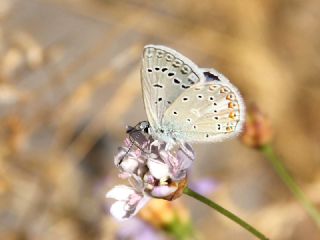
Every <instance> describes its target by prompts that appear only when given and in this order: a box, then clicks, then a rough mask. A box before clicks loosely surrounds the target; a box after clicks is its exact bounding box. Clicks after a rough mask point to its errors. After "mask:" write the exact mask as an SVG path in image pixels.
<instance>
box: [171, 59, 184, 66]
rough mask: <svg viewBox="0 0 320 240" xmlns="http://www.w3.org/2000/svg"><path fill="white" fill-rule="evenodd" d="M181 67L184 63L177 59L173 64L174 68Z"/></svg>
mask: <svg viewBox="0 0 320 240" xmlns="http://www.w3.org/2000/svg"><path fill="white" fill-rule="evenodd" d="M181 65H182V61H180V60H179V59H176V60H175V61H174V62H173V64H172V66H174V67H180V66H181Z"/></svg>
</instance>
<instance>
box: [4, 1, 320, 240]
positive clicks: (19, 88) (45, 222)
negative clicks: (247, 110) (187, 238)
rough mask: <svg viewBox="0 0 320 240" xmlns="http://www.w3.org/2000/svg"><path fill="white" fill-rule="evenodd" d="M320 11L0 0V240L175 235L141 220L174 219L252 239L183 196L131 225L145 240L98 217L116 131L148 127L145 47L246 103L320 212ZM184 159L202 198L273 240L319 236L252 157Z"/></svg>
mask: <svg viewBox="0 0 320 240" xmlns="http://www.w3.org/2000/svg"><path fill="white" fill-rule="evenodd" d="M319 9H320V2H319V1H317V0H310V1H303V0H290V1H289V0H281V1H278V0H270V1H262V0H261V1H255V0H246V1H243V0H234V1H223V0H219V1H210V0H202V1H196V0H189V1H184V0H176V1H169V0H163V1H140V0H128V1H122V0H0V124H1V125H0V141H1V142H0V239H5V240H7V239H8V240H11V239H12V240H18V239H19V240H20V239H28V240H29V239H30V240H34V239H42V240H46V239H48V240H49V239H63V240H69V239H70V240H72V239H77V240H82V239H92V240H93V239H107V240H108V239H173V238H172V237H170V235H168V234H166V233H165V231H163V230H161V228H162V227H159V226H162V225H161V223H160V224H159V223H154V222H153V221H154V219H157V220H159V219H162V218H161V214H162V215H163V214H165V218H166V217H167V216H170V213H171V212H172V211H174V212H177V213H179V214H178V215H179V216H180V218H181V219H182V221H186V222H190V224H192V226H193V228H194V229H195V231H196V232H197V234H196V235H197V238H198V239H217V240H225V239H237V240H247V239H255V238H254V237H252V236H251V235H250V234H249V233H248V232H246V231H245V230H243V229H242V228H240V227H239V226H238V225H236V224H234V223H233V222H231V221H229V220H228V219H226V218H225V217H223V216H221V215H219V214H218V213H216V212H215V211H212V210H209V209H208V208H207V207H205V206H203V205H202V204H201V203H199V202H196V201H195V200H193V199H189V198H188V197H186V196H183V197H182V198H181V199H179V200H177V201H175V202H174V204H173V205H172V204H170V203H167V202H163V201H161V202H156V204H155V203H151V207H152V206H153V207H154V206H156V207H155V208H158V209H160V212H159V213H155V211H154V209H153V210H152V212H153V214H154V215H152V214H151V215H152V216H151V217H150V212H148V211H150V209H148V207H147V208H146V209H145V210H144V211H145V212H144V213H142V215H141V216H138V217H137V218H136V220H137V219H138V221H140V223H142V225H141V224H140V225H139V224H138V225H139V228H148V229H149V234H151V232H153V233H152V234H153V235H152V234H151V235H152V236H153V237H154V238H152V237H151V235H148V236H149V237H148V238H143V237H141V236H140V237H136V236H135V235H134V234H135V233H134V231H132V228H133V229H138V228H137V227H136V226H137V225H135V224H137V223H136V222H132V221H131V222H125V223H122V224H119V223H118V222H116V220H114V219H113V218H112V217H111V216H110V215H109V213H108V208H109V206H110V202H109V201H106V200H105V198H104V194H105V192H106V191H107V190H109V189H110V188H111V187H112V186H113V185H114V184H115V183H117V182H118V181H119V180H118V177H117V174H118V173H117V170H116V168H115V167H114V166H113V155H114V154H115V153H116V151H117V146H119V145H121V144H122V141H123V140H124V138H125V126H126V125H127V124H129V125H134V124H135V123H137V122H138V121H141V120H145V119H146V115H145V111H144V107H143V102H142V97H141V89H140V76H139V68H140V61H141V54H142V50H143V46H144V45H145V44H150V43H153V44H163V45H167V46H170V47H172V48H175V49H176V50H178V51H179V52H181V53H183V54H184V55H186V56H187V57H189V58H191V59H192V60H193V61H194V62H195V63H197V64H198V65H199V66H202V67H215V68H216V69H217V70H218V71H220V72H222V73H224V74H225V75H226V76H227V77H228V78H229V79H231V81H232V82H233V83H234V84H235V85H236V86H237V87H238V88H239V89H240V91H241V93H242V94H243V96H244V98H245V101H246V103H247V104H249V103H255V104H257V105H258V106H259V108H260V109H261V111H263V112H264V113H265V114H266V115H267V116H268V117H269V119H270V121H271V123H272V125H273V132H274V141H273V142H274V146H275V150H276V152H277V153H279V155H280V156H281V157H282V159H283V162H284V164H285V165H286V167H287V168H288V170H289V171H290V173H291V174H292V175H293V176H294V178H295V179H296V181H297V182H298V183H299V185H300V186H301V187H302V189H303V190H304V191H305V193H306V194H307V196H308V197H309V198H310V199H311V201H312V202H313V203H315V204H316V206H318V208H320V157H319V156H320V148H319V146H320V145H319V144H320V121H319V117H320V112H319V109H320V108H319V106H320V80H319V72H320V11H319ZM195 150H196V153H197V159H196V162H195V163H194V166H193V169H192V173H191V176H190V179H189V181H190V182H191V183H199V182H201V181H209V182H211V183H210V184H211V185H210V184H209V185H210V186H211V188H210V191H209V192H208V191H207V196H209V197H210V198H212V199H214V200H215V201H216V202H218V203H220V204H221V205H222V206H224V207H226V208H227V209H229V210H231V211H233V212H235V213H237V214H238V215H239V216H241V217H242V218H244V219H245V220H247V221H248V222H249V223H252V224H253V225H254V226H255V227H257V228H258V229H259V230H261V231H262V232H263V233H264V234H266V235H267V236H269V237H270V238H271V239H279V240H280V239H281V240H286V239H290V240H291V239H308V240H316V239H320V231H319V228H317V225H316V224H315V223H314V222H313V221H312V220H311V218H310V217H309V216H308V215H307V214H306V213H305V211H304V209H303V208H302V207H301V205H300V204H299V203H297V201H296V200H295V199H294V198H293V197H292V195H291V193H290V191H289V190H288V189H287V188H286V187H285V186H284V184H283V183H282V182H281V180H280V179H279V177H278V176H277V175H276V174H275V172H274V170H273V168H272V167H271V166H270V164H269V163H268V162H267V161H266V160H265V159H264V157H263V156H262V155H261V154H260V153H259V152H258V151H257V150H255V149H252V148H250V147H248V146H246V145H244V144H243V143H242V142H241V141H240V140H239V139H234V140H231V141H227V142H223V143H216V144H210V145H197V146H195ZM212 186H214V187H213V188H212ZM155 201H156V200H155ZM158 201H160V200H158ZM149 208H150V206H149ZM159 214H160V215H159ZM146 216H149V218H148V217H146ZM164 221H166V220H164ZM130 229H131V232H130ZM123 231H127V232H126V233H124V232H123ZM141 231H142V230H141ZM128 232H129V233H128ZM140 233H141V232H140ZM126 234H127V235H126ZM155 235H157V236H155ZM135 237H136V238H135ZM156 237H158V238H156Z"/></svg>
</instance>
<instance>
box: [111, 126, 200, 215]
mask: <svg viewBox="0 0 320 240" xmlns="http://www.w3.org/2000/svg"><path fill="white" fill-rule="evenodd" d="M127 132H128V133H129V137H128V138H127V139H126V140H125V142H124V145H123V146H122V147H120V148H119V151H118V153H117V154H116V155H115V160H114V163H115V165H116V166H117V168H118V169H119V171H120V174H119V176H120V177H121V178H123V179H127V180H128V181H129V183H130V185H131V187H129V186H125V185H119V186H115V187H114V188H112V189H111V190H110V191H109V192H108V193H107V194H106V197H107V198H113V199H115V200H117V201H116V202H115V203H114V204H113V205H112V206H111V209H110V212H111V214H112V215H113V216H114V217H116V218H117V219H119V220H125V219H128V218H130V217H132V216H134V215H135V214H136V213H137V212H138V211H139V210H140V209H141V208H142V207H143V206H144V205H145V204H146V202H147V201H148V200H149V199H150V197H154V198H163V199H166V200H173V199H175V198H177V197H179V196H180V195H181V194H182V190H183V188H184V187H185V185H186V182H187V180H186V179H187V170H188V169H189V168H190V167H191V165H192V162H193V160H194V158H195V157H194V152H193V150H192V147H191V146H190V145H189V144H181V145H177V146H175V147H174V148H171V147H170V150H168V146H167V144H166V143H165V142H161V141H159V140H154V139H153V138H152V136H151V135H149V134H148V133H146V132H144V131H143V130H141V128H139V127H136V128H130V129H129V130H128V131H127Z"/></svg>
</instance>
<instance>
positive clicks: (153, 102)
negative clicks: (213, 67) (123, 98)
mask: <svg viewBox="0 0 320 240" xmlns="http://www.w3.org/2000/svg"><path fill="white" fill-rule="evenodd" d="M141 76H142V79H141V81H142V83H141V84H142V91H143V99H144V104H145V109H146V113H147V117H148V120H149V123H150V125H151V128H152V129H153V130H155V132H156V131H157V129H160V128H161V125H162V118H163V115H164V112H165V111H166V109H167V108H168V107H169V106H170V105H171V104H172V103H173V102H174V101H175V100H176V98H177V97H178V96H179V95H180V94H181V93H182V92H183V91H185V90H186V89H188V88H190V86H192V85H193V84H195V83H199V82H204V81H205V77H204V75H203V73H202V71H201V70H200V69H199V68H198V67H197V66H196V65H195V64H194V63H193V62H192V61H191V60H189V59H188V58H186V57H185V56H183V55H182V54H180V53H178V52H176V51H175V50H173V49H170V48H168V47H164V46H156V45H147V46H145V48H144V53H143V59H142V68H141Z"/></svg>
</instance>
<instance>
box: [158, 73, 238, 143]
mask: <svg viewBox="0 0 320 240" xmlns="http://www.w3.org/2000/svg"><path fill="white" fill-rule="evenodd" d="M216 73H217V72H214V74H213V76H211V77H212V78H215V77H216V78H217V79H213V80H210V79H209V80H208V78H207V81H206V82H205V83H198V84H195V85H193V86H191V87H190V88H189V89H187V90H186V91H184V92H183V93H181V95H180V96H179V97H178V98H177V99H176V100H175V102H174V103H173V104H172V105H171V106H170V107H169V108H168V109H167V110H166V112H165V115H164V119H163V126H164V127H165V128H168V129H172V132H173V133H172V134H173V136H174V138H175V139H176V140H178V141H180V142H216V141H221V140H223V139H226V138H229V137H232V136H234V135H236V134H238V133H239V132H240V130H241V127H242V124H243V121H244V105H243V100H242V97H241V95H240V93H239V91H238V90H237V89H236V88H235V87H234V86H233V85H232V84H231V83H230V82H229V81H228V80H227V79H226V78H225V77H223V78H221V76H222V75H221V76H218V75H217V74H216ZM211 74H212V73H211Z"/></svg>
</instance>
